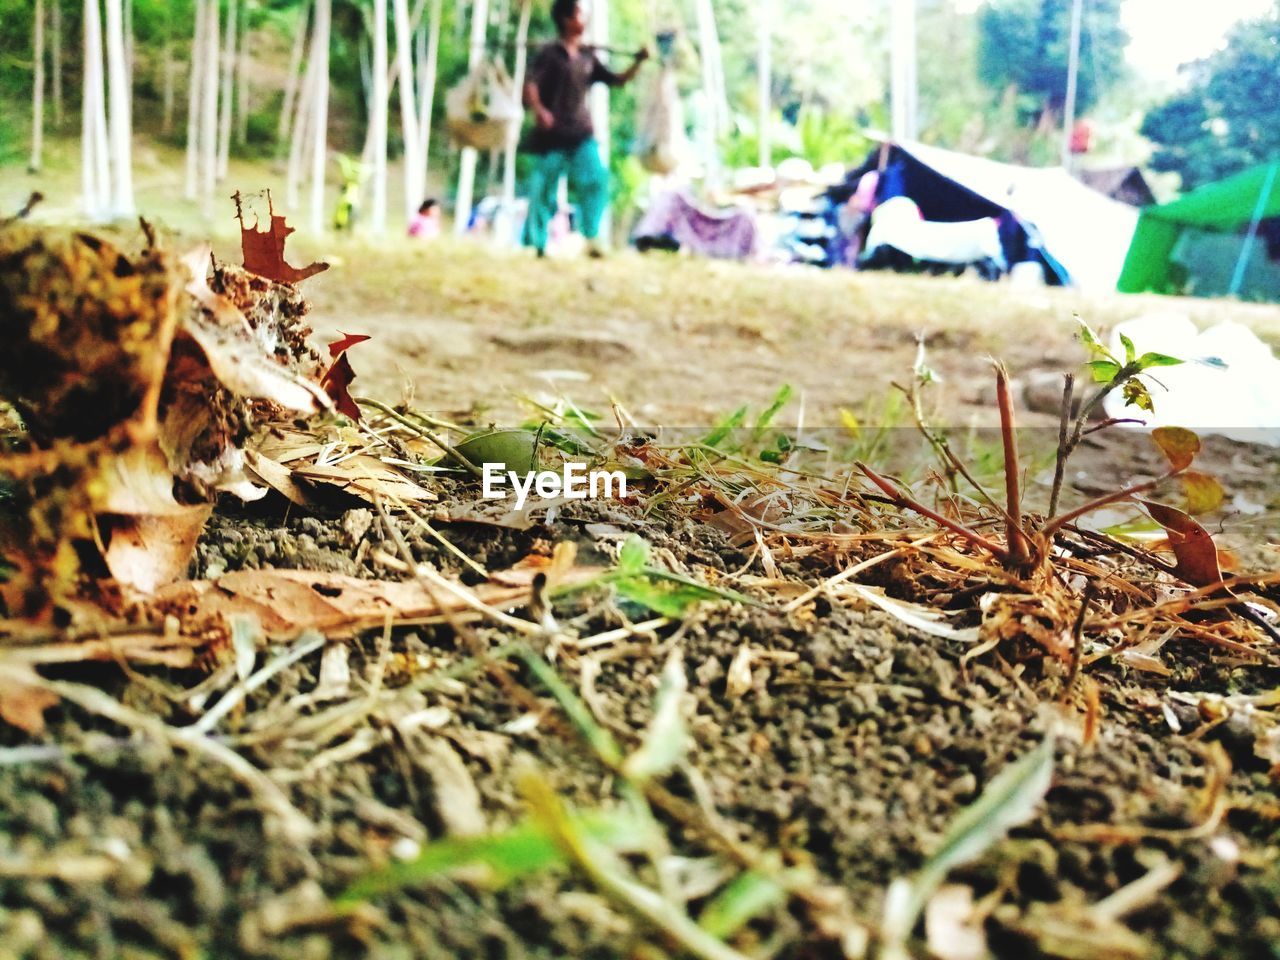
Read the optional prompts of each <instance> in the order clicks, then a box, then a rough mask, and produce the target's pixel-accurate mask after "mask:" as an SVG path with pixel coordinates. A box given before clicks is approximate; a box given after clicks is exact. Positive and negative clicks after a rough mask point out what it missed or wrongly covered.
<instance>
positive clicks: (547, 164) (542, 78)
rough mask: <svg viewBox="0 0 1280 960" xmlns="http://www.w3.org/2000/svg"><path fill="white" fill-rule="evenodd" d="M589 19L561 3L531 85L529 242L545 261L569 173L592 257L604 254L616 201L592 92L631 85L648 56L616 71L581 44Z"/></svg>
mask: <svg viewBox="0 0 1280 960" xmlns="http://www.w3.org/2000/svg"><path fill="white" fill-rule="evenodd" d="M588 17H589V12H588V7H587V3H586V2H585V0H555V3H554V4H553V5H552V7H551V18H552V19H553V20H554V21H555V24H556V32H557V33H558V34H559V39H558V40H557V41H556V42H555V43H552V44H549V45H548V46H546V47H544V48H543V49H542V50H541V51H540V52H539V53H538V55H537V57H535V58H534V61H533V63H532V65H530V67H529V76H528V80H527V81H526V82H525V85H524V105H525V107H526V108H527V109H529V110H530V111H531V112H532V113H533V117H534V129H533V131H532V132H531V133H530V135H529V138H528V140H527V141H526V143H525V149H527V150H528V151H529V152H530V153H533V154H536V155H537V163H536V165H535V166H534V169H533V176H532V177H531V178H530V181H529V215H528V217H527V218H526V219H525V224H524V244H525V246H528V247H533V248H534V249H535V250H537V251H538V256H540V257H541V256H544V255H545V254H546V249H547V227H548V225H549V224H550V223H551V220H552V218H553V217H554V216H555V215H556V212H557V209H558V207H559V195H560V178H561V177H563V176H565V175H568V178H569V186H570V188H571V189H573V190H574V191H575V192H576V193H577V196H578V204H579V207H580V208H581V212H582V222H581V229H582V235H583V236H584V237H586V239H587V244H588V247H587V249H588V251H589V253H590V254H591V256H593V257H599V256H602V255H603V254H602V251H601V248H600V245H599V241H598V236H599V233H600V221H601V219H602V218H603V217H604V211H605V208H606V207H607V206H608V204H609V171H608V170H606V169H605V167H604V164H603V163H602V162H601V161H600V145H599V144H598V143H596V139H595V130H594V129H593V127H592V124H591V111H590V109H589V108H588V106H587V92H588V91H589V90H590V89H591V85H592V84H594V83H607V84H608V85H609V86H611V87H620V86H622V85H623V84H625V83H628V82H630V80H631V79H632V78H633V77H634V76H635V75H636V73H637V72H638V71H639V69H640V65H641V64H642V63H644V61H645V60H647V59H648V57H649V51H648V50H643V49H642V50H640V51H639V52H638V53H637V54H636V55H635V60H634V61H633V62H632V64H631V66H629V67H628V68H627V69H626V70H624V71H623V72H622V73H615V72H613V71H612V70H610V69H609V68H608V67H606V66H605V65H604V64H603V63H601V62H600V59H599V58H598V57H597V56H596V54H595V51H594V50H593V49H592V48H590V47H588V46H586V45H585V44H584V43H583V42H582V38H583V36H584V35H585V34H586V31H587V19H588Z"/></svg>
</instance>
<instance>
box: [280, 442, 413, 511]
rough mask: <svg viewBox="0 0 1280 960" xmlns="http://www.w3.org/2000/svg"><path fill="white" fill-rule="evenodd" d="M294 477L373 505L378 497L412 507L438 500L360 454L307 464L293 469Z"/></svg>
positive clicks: (406, 479)
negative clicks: (334, 460)
mask: <svg viewBox="0 0 1280 960" xmlns="http://www.w3.org/2000/svg"><path fill="white" fill-rule="evenodd" d="M293 472H294V475H295V476H298V477H302V478H304V479H306V480H314V481H316V482H318V483H325V484H329V485H331V486H335V487H338V488H339V489H341V490H345V491H346V492H347V493H350V494H354V495H355V496H357V497H360V498H361V499H363V500H368V501H369V502H370V503H372V502H374V500H375V499H376V498H378V497H381V498H382V499H384V500H385V499H392V500H395V499H399V500H404V501H408V502H411V503H428V502H430V501H433V500H436V499H437V497H436V495H435V494H434V493H432V492H431V491H430V490H427V489H425V488H424V487H420V486H419V485H418V484H416V483H414V482H413V481H412V480H410V479H409V478H408V477H406V476H405V475H404V474H403V473H401V472H400V471H399V470H397V469H396V468H395V467H393V466H391V465H390V464H388V463H384V462H383V461H382V460H379V459H378V458H377V457H374V456H370V455H368V454H363V453H362V454H357V455H356V456H354V457H347V458H346V459H344V460H340V461H338V462H337V463H332V464H325V465H323V466H320V465H317V464H314V463H308V464H301V465H299V466H297V467H295V468H294V471H293Z"/></svg>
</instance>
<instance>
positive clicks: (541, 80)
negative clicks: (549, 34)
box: [525, 41, 622, 153]
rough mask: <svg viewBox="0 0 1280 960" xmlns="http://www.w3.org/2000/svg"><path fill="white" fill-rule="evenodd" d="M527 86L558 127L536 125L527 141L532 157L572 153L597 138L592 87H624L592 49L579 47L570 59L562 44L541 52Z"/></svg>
mask: <svg viewBox="0 0 1280 960" xmlns="http://www.w3.org/2000/svg"><path fill="white" fill-rule="evenodd" d="M528 82H530V83H532V84H534V85H535V86H536V87H537V88H538V98H539V99H540V100H541V101H542V105H543V106H544V107H546V108H547V109H548V110H549V111H551V116H552V117H554V118H555V123H554V124H553V125H552V126H551V127H550V128H549V129H545V130H544V129H543V128H542V127H539V126H537V118H536V117H535V118H534V121H535V125H534V128H533V130H532V131H531V132H530V133H529V136H528V138H527V140H526V141H525V147H526V149H527V150H529V152H530V153H547V152H548V151H551V150H572V149H574V148H575V147H577V146H578V145H579V144H581V143H582V142H583V141H585V140H587V139H588V138H590V137H591V136H592V135H593V134H594V132H595V131H594V128H593V127H592V124H591V109H590V107H589V106H588V104H587V93H588V92H589V91H590V90H591V85H592V84H593V83H607V84H608V85H609V86H611V87H616V86H621V84H622V77H621V76H620V75H619V74H617V73H614V72H613V71H612V70H610V69H609V68H608V67H606V66H605V65H604V64H603V63H601V62H600V59H599V58H598V57H597V56H596V54H595V51H594V50H592V49H591V48H590V47H585V46H584V47H580V48H579V49H578V52H577V54H576V55H575V56H572V57H571V56H570V55H569V51H568V50H566V49H565V46H564V44H563V43H560V42H558V41H557V42H556V43H551V44H548V45H547V46H545V47H543V48H542V49H541V50H539V51H538V54H537V56H535V57H534V58H533V63H532V64H530V66H529V75H528Z"/></svg>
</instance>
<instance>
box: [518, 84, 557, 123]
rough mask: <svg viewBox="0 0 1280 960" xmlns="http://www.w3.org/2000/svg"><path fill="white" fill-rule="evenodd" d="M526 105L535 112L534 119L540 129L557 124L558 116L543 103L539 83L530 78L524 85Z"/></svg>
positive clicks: (526, 107)
mask: <svg viewBox="0 0 1280 960" xmlns="http://www.w3.org/2000/svg"><path fill="white" fill-rule="evenodd" d="M524 105H525V109H527V110H529V111H531V112H532V113H533V120H534V122H535V123H536V124H537V125H538V128H539V129H540V130H550V129H551V128H552V127H554V126H555V125H556V118H555V116H554V115H553V114H552V113H551V111H550V110H548V109H547V108H546V107H545V106H544V105H543V103H542V96H541V95H540V94H539V93H538V84H537V83H536V82H534V81H533V80H528V81H526V82H525V85H524Z"/></svg>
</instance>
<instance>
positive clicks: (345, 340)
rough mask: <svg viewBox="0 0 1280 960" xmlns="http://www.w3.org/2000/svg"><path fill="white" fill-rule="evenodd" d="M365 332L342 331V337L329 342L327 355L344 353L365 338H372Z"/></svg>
mask: <svg viewBox="0 0 1280 960" xmlns="http://www.w3.org/2000/svg"><path fill="white" fill-rule="evenodd" d="M372 339H373V338H372V337H370V336H369V335H368V334H367V333H344V334H343V335H342V339H340V340H335V341H333V343H331V344H329V356H331V357H339V356H341V355H342V354H344V353H346V352H347V351H348V350H350V349H351V348H352V347H354V346H355V345H356V344H357V343H364V342H365V341H366V340H372Z"/></svg>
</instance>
